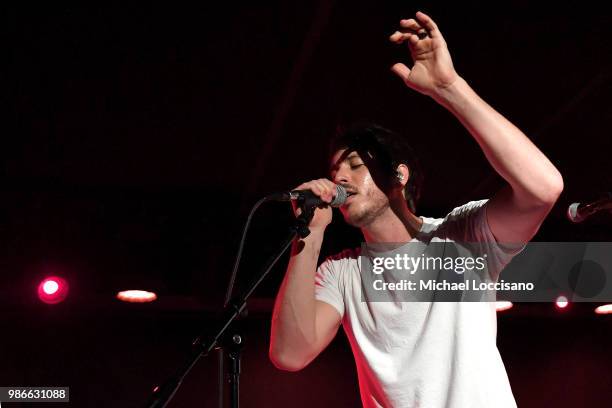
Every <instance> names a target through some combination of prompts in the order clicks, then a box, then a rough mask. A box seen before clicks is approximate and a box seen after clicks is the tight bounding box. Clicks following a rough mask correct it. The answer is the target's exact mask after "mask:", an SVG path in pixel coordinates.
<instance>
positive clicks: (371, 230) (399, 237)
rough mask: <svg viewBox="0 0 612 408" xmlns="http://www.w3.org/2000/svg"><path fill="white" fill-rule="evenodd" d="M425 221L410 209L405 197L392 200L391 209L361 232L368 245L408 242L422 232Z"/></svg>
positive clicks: (364, 227)
mask: <svg viewBox="0 0 612 408" xmlns="http://www.w3.org/2000/svg"><path fill="white" fill-rule="evenodd" d="M422 224H423V220H422V219H421V218H419V217H417V216H416V215H415V214H413V213H412V211H410V210H409V209H408V205H407V204H406V200H405V199H404V198H403V197H399V198H395V199H391V200H390V202H389V207H388V208H387V209H386V210H385V211H384V212H383V213H382V214H380V215H379V216H378V217H376V219H375V220H374V221H372V222H371V223H370V224H368V225H366V226H363V227H362V228H361V231H362V233H363V236H364V238H365V240H366V242H367V243H374V242H379V243H384V242H402V243H403V242H408V241H410V240H411V239H412V238H414V237H415V236H416V235H417V234H418V232H419V231H420V230H421V225H422Z"/></svg>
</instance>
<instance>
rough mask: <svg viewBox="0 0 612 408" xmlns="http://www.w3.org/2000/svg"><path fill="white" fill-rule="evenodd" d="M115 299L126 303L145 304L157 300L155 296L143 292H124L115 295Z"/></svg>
mask: <svg viewBox="0 0 612 408" xmlns="http://www.w3.org/2000/svg"><path fill="white" fill-rule="evenodd" d="M117 299H119V300H121V301H123V302H128V303H146V302H153V301H154V300H155V299H157V295H156V294H155V293H154V292H147V291H145V290H124V291H122V292H119V293H117Z"/></svg>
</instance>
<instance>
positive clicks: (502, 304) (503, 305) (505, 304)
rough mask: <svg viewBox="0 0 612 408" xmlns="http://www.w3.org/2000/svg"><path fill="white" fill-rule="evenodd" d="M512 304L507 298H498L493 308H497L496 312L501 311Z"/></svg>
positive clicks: (510, 307)
mask: <svg viewBox="0 0 612 408" xmlns="http://www.w3.org/2000/svg"><path fill="white" fill-rule="evenodd" d="M512 306H514V305H513V304H512V302H510V301H508V300H498V301H497V302H495V310H497V311H498V312H503V311H504V310H508V309H512Z"/></svg>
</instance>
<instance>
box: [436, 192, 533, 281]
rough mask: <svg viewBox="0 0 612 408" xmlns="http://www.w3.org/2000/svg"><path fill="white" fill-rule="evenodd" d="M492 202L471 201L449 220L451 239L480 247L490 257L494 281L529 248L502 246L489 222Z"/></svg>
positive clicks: (452, 214)
mask: <svg viewBox="0 0 612 408" xmlns="http://www.w3.org/2000/svg"><path fill="white" fill-rule="evenodd" d="M487 202H488V200H480V201H471V202H469V203H467V204H465V205H462V206H461V207H457V208H455V209H454V210H453V211H451V212H450V213H449V214H448V215H447V216H446V218H445V220H444V221H445V224H446V227H447V228H446V230H447V231H446V232H447V234H449V238H452V239H453V240H454V241H458V242H468V243H475V244H476V243H477V244H478V247H479V251H480V252H481V253H486V254H487V257H488V262H487V263H488V266H489V268H488V271H489V275H490V277H491V278H492V279H493V280H497V279H498V278H499V274H500V273H501V271H502V269H503V268H504V267H505V266H506V265H507V264H508V263H509V262H510V261H511V260H512V258H513V257H514V256H515V255H517V254H518V253H520V252H521V251H522V250H523V248H525V244H524V243H498V242H497V240H496V239H495V236H494V235H493V232H492V231H491V227H490V226H489V222H488V220H487Z"/></svg>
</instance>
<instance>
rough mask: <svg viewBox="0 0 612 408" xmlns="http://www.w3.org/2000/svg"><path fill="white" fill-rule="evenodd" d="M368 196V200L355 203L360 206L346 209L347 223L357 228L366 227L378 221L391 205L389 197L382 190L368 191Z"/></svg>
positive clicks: (345, 218) (345, 217)
mask: <svg viewBox="0 0 612 408" xmlns="http://www.w3.org/2000/svg"><path fill="white" fill-rule="evenodd" d="M366 197H367V200H366V202H364V203H354V204H360V205H359V206H358V208H352V209H348V210H345V211H344V213H343V215H344V220H345V221H346V223H347V224H349V225H352V226H353V227H357V228H365V227H367V226H368V225H370V224H372V223H373V222H374V221H376V219H377V218H378V217H379V216H380V215H382V214H383V213H384V212H385V211H386V210H387V209H388V208H389V206H390V204H389V199H388V198H387V196H386V195H384V193H383V192H382V191H377V192H372V193H368V194H367V196H366ZM354 204H353V205H354Z"/></svg>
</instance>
